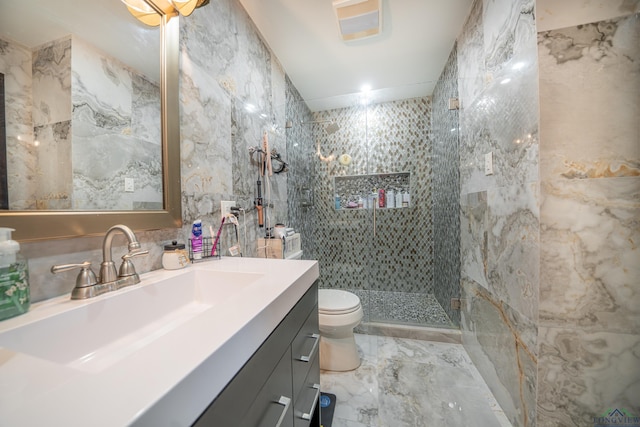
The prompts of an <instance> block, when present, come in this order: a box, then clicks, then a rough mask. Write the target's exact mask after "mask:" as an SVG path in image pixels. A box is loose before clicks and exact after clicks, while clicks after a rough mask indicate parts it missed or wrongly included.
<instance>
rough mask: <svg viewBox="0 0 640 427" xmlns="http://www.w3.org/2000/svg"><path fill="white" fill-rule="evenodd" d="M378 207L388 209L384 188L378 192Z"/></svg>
mask: <svg viewBox="0 0 640 427" xmlns="http://www.w3.org/2000/svg"><path fill="white" fill-rule="evenodd" d="M378 207H379V208H386V207H387V201H386V200H385V198H384V188H381V189H379V190H378Z"/></svg>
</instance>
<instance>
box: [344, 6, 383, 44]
mask: <svg viewBox="0 0 640 427" xmlns="http://www.w3.org/2000/svg"><path fill="white" fill-rule="evenodd" d="M380 3H381V0H334V1H333V9H334V10H335V12H336V17H337V18H338V26H339V28H340V35H341V36H342V40H356V39H361V38H364V37H371V36H375V35H377V34H380V31H381V29H382V16H381V8H380Z"/></svg>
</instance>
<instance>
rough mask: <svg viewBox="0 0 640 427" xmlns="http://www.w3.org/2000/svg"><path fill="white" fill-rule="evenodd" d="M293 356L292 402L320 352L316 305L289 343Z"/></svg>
mask: <svg viewBox="0 0 640 427" xmlns="http://www.w3.org/2000/svg"><path fill="white" fill-rule="evenodd" d="M291 350H292V356H293V362H292V365H293V391H294V393H295V395H294V401H295V400H296V399H297V393H296V392H297V391H298V390H300V388H301V387H302V385H303V383H304V380H305V378H306V377H307V374H308V373H309V369H310V368H311V367H312V366H313V363H314V361H315V359H318V352H319V350H320V331H319V326H318V306H317V305H316V306H315V307H314V308H313V310H312V311H311V313H310V314H309V316H308V317H307V319H306V320H305V322H304V324H303V325H302V327H301V328H300V330H299V331H298V334H297V335H296V337H295V338H294V340H293V342H292V343H291Z"/></svg>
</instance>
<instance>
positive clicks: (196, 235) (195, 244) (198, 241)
mask: <svg viewBox="0 0 640 427" xmlns="http://www.w3.org/2000/svg"><path fill="white" fill-rule="evenodd" d="M191 252H192V253H193V259H194V260H196V259H202V221H201V220H199V219H197V220H195V221H193V225H192V226H191Z"/></svg>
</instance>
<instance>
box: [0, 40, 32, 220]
mask: <svg viewBox="0 0 640 427" xmlns="http://www.w3.org/2000/svg"><path fill="white" fill-rule="evenodd" d="M0 72H1V73H3V74H4V85H5V86H4V90H5V94H4V96H5V120H6V141H7V171H8V178H9V185H10V186H14V185H17V186H20V188H23V189H24V190H23V191H20V192H17V191H9V206H15V207H16V209H24V208H26V207H28V206H29V204H28V203H29V202H28V200H34V199H35V193H36V191H37V190H38V185H37V183H36V182H35V181H34V180H30V179H28V177H29V176H33V174H34V171H35V170H36V165H37V163H36V157H35V155H34V147H33V144H32V143H31V142H32V141H33V115H32V110H33V95H32V93H33V90H32V87H33V78H32V72H33V71H32V59H31V50H29V49H28V48H26V47H25V46H22V45H20V44H17V43H15V42H13V41H11V40H4V39H0ZM19 159H23V160H22V161H19ZM14 183H15V184H14Z"/></svg>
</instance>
